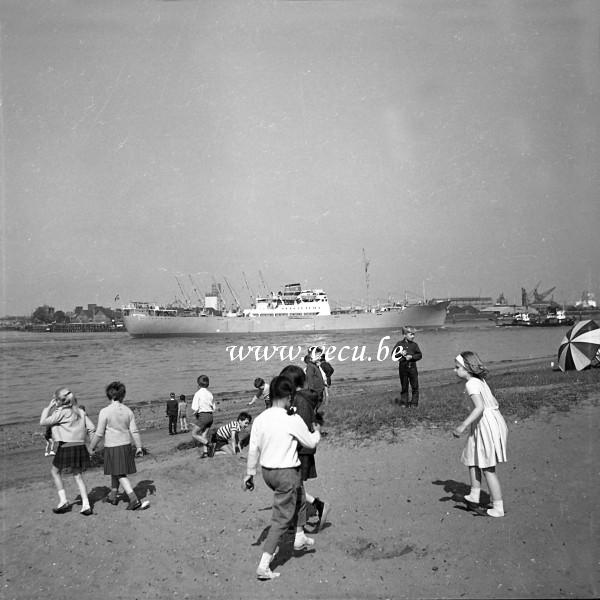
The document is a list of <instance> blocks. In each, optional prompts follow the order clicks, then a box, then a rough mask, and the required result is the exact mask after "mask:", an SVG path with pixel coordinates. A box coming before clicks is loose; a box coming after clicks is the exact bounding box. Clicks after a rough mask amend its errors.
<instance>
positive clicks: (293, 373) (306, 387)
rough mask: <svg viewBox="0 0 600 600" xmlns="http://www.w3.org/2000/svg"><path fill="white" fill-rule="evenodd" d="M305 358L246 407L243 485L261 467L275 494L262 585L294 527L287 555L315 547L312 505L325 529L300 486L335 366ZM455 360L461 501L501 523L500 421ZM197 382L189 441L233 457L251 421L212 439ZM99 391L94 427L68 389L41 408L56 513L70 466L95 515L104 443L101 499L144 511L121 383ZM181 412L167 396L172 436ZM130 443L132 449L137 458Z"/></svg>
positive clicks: (477, 364)
mask: <svg viewBox="0 0 600 600" xmlns="http://www.w3.org/2000/svg"><path fill="white" fill-rule="evenodd" d="M304 362H305V364H306V367H305V368H304V369H302V368H301V367H299V366H297V365H289V366H287V367H285V368H284V369H283V370H282V371H281V373H280V374H279V375H278V376H277V377H275V378H274V379H273V380H272V381H271V382H270V383H266V382H265V381H264V380H263V379H261V378H257V379H256V380H255V381H254V386H255V388H256V390H257V391H256V393H255V396H254V397H253V399H252V400H251V401H250V402H249V404H250V405H252V404H254V403H255V402H256V401H257V400H258V399H259V398H262V399H263V400H264V402H265V409H264V410H263V411H262V412H261V413H260V414H259V415H258V416H257V417H256V419H255V422H254V425H253V427H252V430H251V432H250V436H249V449H248V457H247V467H246V476H245V477H244V480H243V484H242V487H243V489H245V490H249V491H252V490H253V489H254V476H255V475H256V473H257V469H258V466H259V465H260V467H261V473H262V478H263V481H264V482H265V484H266V485H267V486H268V487H269V488H270V489H271V490H273V493H274V496H273V511H272V523H271V527H270V529H269V533H268V535H267V538H266V540H265V542H264V546H263V554H262V556H261V559H260V562H259V565H258V567H257V570H256V575H257V578H258V579H261V580H270V579H275V578H276V577H278V576H279V573H277V572H273V571H272V570H271V562H272V560H273V558H274V556H275V554H276V552H277V549H278V547H279V544H280V543H282V540H283V536H284V534H285V532H286V531H288V530H289V529H294V530H295V537H294V544H293V547H294V550H296V551H300V550H305V549H311V548H313V546H314V543H315V542H314V539H312V538H310V537H308V536H307V535H306V533H305V526H306V523H307V507H308V505H312V506H313V507H314V509H315V511H316V513H317V515H318V523H317V526H316V528H315V529H314V531H318V529H319V527H320V526H321V525H322V524H323V523H325V521H326V518H327V515H328V512H329V510H330V505H329V504H328V503H327V502H324V501H322V500H320V499H319V498H318V497H315V496H312V495H310V494H308V493H307V492H306V489H305V482H306V481H307V480H309V479H315V478H316V477H317V469H316V461H315V452H316V448H317V445H318V443H319V441H320V439H321V433H320V430H321V425H322V422H323V420H322V416H321V413H320V412H319V408H320V407H321V406H322V405H323V404H324V402H325V401H326V398H327V396H326V390H327V388H328V386H329V385H331V379H330V377H331V373H332V372H333V369H331V370H329V369H327V368H326V367H325V368H323V363H324V362H325V363H326V361H323V356H322V349H321V348H317V347H311V348H310V349H309V352H308V354H307V356H306V357H305V359H304ZM454 363H455V367H454V371H455V374H456V375H457V376H458V377H459V378H461V379H464V380H465V382H466V383H465V389H466V393H467V394H468V395H469V397H470V399H471V401H472V403H473V409H472V410H471V412H470V413H469V415H468V416H467V418H466V419H465V420H464V421H463V422H462V423H461V424H460V425H458V426H457V427H456V428H455V429H454V430H453V432H452V433H453V435H454V436H455V437H460V436H461V435H462V434H463V433H464V432H465V431H467V430H468V431H469V437H468V439H467V444H466V446H465V449H464V451H463V453H462V456H461V461H462V462H463V464H465V465H466V466H467V468H468V470H469V479H470V484H471V485H470V491H469V493H468V494H467V495H466V496H465V501H466V502H467V504H468V505H469V506H470V507H471V508H473V509H475V510H478V511H479V512H480V513H481V514H487V515H488V516H490V517H502V516H504V504H503V499H502V490H501V487H500V482H499V479H498V476H497V474H496V466H497V465H498V464H499V463H502V462H506V460H507V459H506V440H507V426H506V422H505V420H504V418H503V417H502V414H501V413H500V410H499V406H498V402H497V401H496V399H495V397H494V395H493V393H492V391H491V390H490V387H489V385H488V384H487V382H486V381H485V376H486V375H487V369H486V368H485V366H484V365H483V363H482V362H481V359H480V358H479V357H478V356H477V355H476V354H475V353H474V352H470V351H466V352H461V353H460V354H458V355H457V356H456V358H455V359H454ZM326 364H327V363H326ZM197 383H198V391H197V392H196V393H195V394H194V398H193V400H192V406H191V408H192V411H193V413H194V417H195V423H194V424H192V428H191V430H192V437H193V439H194V440H196V442H197V443H198V444H199V446H200V448H201V457H202V458H205V457H207V456H209V448H211V449H214V450H215V451H216V452H218V453H222V454H230V455H236V454H237V453H239V452H240V451H241V438H240V435H241V433H242V432H244V431H245V430H246V429H248V427H249V426H250V423H251V422H252V416H251V415H250V414H249V413H248V412H245V411H242V412H240V413H239V415H238V417H237V419H235V420H233V421H231V422H229V423H226V424H224V425H222V426H221V427H219V428H218V429H217V430H216V431H215V432H214V434H213V435H212V436H210V437H209V431H210V428H211V426H212V424H213V415H214V411H215V401H214V397H213V395H212V393H211V392H210V391H209V390H208V386H209V378H208V377H207V376H206V375H201V376H200V377H198V379H197ZM106 395H107V398H108V399H109V401H110V404H109V406H107V407H105V408H103V409H102V410H101V411H100V414H99V418H98V427H97V428H94V425H93V423H92V421H91V420H90V419H89V417H88V416H87V415H86V413H85V410H83V409H82V407H81V406H79V405H78V403H77V399H76V398H75V396H74V394H73V393H72V392H71V391H70V390H69V389H68V388H66V387H61V388H59V389H58V390H56V392H55V394H54V396H53V398H52V400H51V402H50V404H49V405H48V406H47V407H46V408H45V409H44V410H43V411H42V415H41V419H40V424H41V425H42V426H45V427H46V428H49V429H50V432H51V435H49V433H48V430H47V436H48V435H49V439H50V440H52V441H53V442H56V443H57V444H58V449H57V451H56V453H55V454H54V460H53V462H52V468H51V474H52V478H53V480H54V483H55V485H56V489H57V492H58V496H59V504H58V506H57V508H55V509H53V511H54V512H55V513H57V514H62V513H66V512H68V511H70V510H71V504H70V503H69V502H68V501H67V497H66V493H65V490H64V485H63V481H62V476H61V475H62V472H63V470H64V469H70V470H71V472H72V473H73V476H74V478H75V481H76V483H77V486H78V488H79V492H80V495H81V500H82V509H81V514H82V515H85V516H87V515H91V514H93V512H92V508H91V507H90V503H89V499H88V495H87V489H86V485H85V482H84V481H83V478H82V472H83V471H84V470H85V469H86V468H87V467H88V466H89V464H90V452H92V453H93V452H94V450H95V448H96V447H97V445H98V444H99V442H100V440H102V439H104V473H105V475H110V477H111V489H110V493H109V494H108V496H107V497H106V498H105V501H106V502H110V503H111V504H113V505H116V504H117V503H118V501H119V498H118V491H119V488H120V487H122V488H123V490H124V491H125V493H126V494H127V496H128V498H129V505H128V507H127V508H128V510H139V509H143V508H147V507H148V506H149V502H148V501H143V502H142V501H140V500H139V499H138V497H137V496H136V493H135V491H134V490H133V488H132V486H131V483H130V481H129V478H128V475H130V474H133V473H135V472H136V467H135V457H136V456H141V455H142V453H143V450H142V444H141V439H140V436H139V432H138V429H137V426H136V423H135V418H134V415H133V412H132V411H131V409H129V408H128V407H126V406H125V405H124V404H123V399H124V398H125V386H124V385H123V384H122V383H120V382H118V381H117V382H112V383H111V384H109V386H108V387H107V388H106ZM175 404H176V405H177V413H175ZM169 406H170V407H171V408H169ZM186 413H187V403H186V402H185V396H184V395H183V394H182V395H181V396H180V400H179V402H177V401H176V400H175V394H174V393H171V395H170V398H169V401H168V403H167V415H168V416H169V433H170V434H171V435H173V434H174V433H175V432H176V426H177V419H179V424H180V428H181V430H183V431H188V424H187V414H186ZM131 440H133V442H134V444H135V447H136V450H135V452H134V451H133V449H132V445H131ZM50 452H54V450H53V448H50V447H47V448H46V454H47V455H49V454H50ZM211 454H212V453H211ZM482 475H483V476H484V477H485V480H486V483H487V486H488V489H489V492H490V496H491V499H492V507H491V508H487V507H481V506H480V494H481V483H482Z"/></svg>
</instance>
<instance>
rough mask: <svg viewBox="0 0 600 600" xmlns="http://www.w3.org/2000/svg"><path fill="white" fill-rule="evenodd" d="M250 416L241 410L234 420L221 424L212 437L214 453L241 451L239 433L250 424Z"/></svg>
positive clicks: (235, 452)
mask: <svg viewBox="0 0 600 600" xmlns="http://www.w3.org/2000/svg"><path fill="white" fill-rule="evenodd" d="M251 421H252V417H251V416H250V415H249V414H248V413H247V412H241V413H240V414H239V415H238V417H237V419H236V420H235V421H230V422H229V423H226V424H225V425H221V427H219V429H217V431H216V433H215V437H214V442H215V454H237V453H238V452H240V451H241V449H242V448H241V446H240V433H241V432H242V431H245V430H246V429H248V427H249V426H250V422H251Z"/></svg>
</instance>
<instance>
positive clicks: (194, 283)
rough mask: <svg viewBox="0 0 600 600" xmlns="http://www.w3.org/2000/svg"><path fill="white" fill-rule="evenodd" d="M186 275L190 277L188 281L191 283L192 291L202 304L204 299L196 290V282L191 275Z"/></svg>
mask: <svg viewBox="0 0 600 600" xmlns="http://www.w3.org/2000/svg"><path fill="white" fill-rule="evenodd" d="M188 277H189V278H190V283H191V284H192V289H193V290H194V292H195V293H196V297H197V298H198V302H200V304H201V305H203V304H204V300H203V299H202V296H201V294H200V292H199V290H198V286H197V285H196V282H195V281H194V280H193V278H192V275H191V274H188Z"/></svg>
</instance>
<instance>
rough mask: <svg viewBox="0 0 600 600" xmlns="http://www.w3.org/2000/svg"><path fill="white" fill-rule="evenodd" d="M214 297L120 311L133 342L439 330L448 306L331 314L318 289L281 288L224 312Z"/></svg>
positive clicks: (393, 307)
mask: <svg viewBox="0 0 600 600" xmlns="http://www.w3.org/2000/svg"><path fill="white" fill-rule="evenodd" d="M218 300H219V299H218V298H217V297H214V296H206V297H205V302H204V307H202V308H201V309H188V310H181V309H178V308H174V307H168V306H159V305H157V304H153V303H151V302H131V303H129V304H127V305H126V306H124V307H123V309H122V310H123V322H124V324H125V327H126V329H127V332H128V333H129V334H130V335H131V336H133V337H184V336H189V337H202V336H209V335H237V334H253V333H293V332H304V333H314V332H317V333H320V332H327V331H348V330H369V329H388V330H393V329H399V328H400V327H404V326H412V327H417V328H422V329H424V328H439V327H443V325H444V324H445V322H446V314H447V308H448V304H449V301H436V302H431V303H423V304H408V305H395V304H391V305H387V306H384V307H381V308H377V309H369V310H365V309H363V310H354V311H353V310H347V311H332V310H331V307H330V304H329V300H328V298H327V294H326V293H325V292H324V291H323V290H322V289H302V287H301V285H300V284H299V283H292V284H288V285H286V286H284V290H283V291H281V292H278V293H277V294H271V295H269V296H266V297H260V298H256V301H255V303H254V304H253V305H252V306H251V307H250V308H247V309H244V310H236V311H234V312H227V313H226V312H224V311H223V310H221V309H220V307H219V305H218Z"/></svg>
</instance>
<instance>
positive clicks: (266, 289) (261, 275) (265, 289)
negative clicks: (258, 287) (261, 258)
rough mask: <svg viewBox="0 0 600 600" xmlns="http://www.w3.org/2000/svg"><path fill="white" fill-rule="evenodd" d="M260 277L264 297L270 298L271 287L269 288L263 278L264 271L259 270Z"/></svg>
mask: <svg viewBox="0 0 600 600" xmlns="http://www.w3.org/2000/svg"><path fill="white" fill-rule="evenodd" d="M258 276H259V277H260V281H261V283H262V286H263V295H264V296H268V295H269V287H268V286H267V284H266V282H265V278H264V277H263V274H262V271H261V270H260V269H259V270H258Z"/></svg>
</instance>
